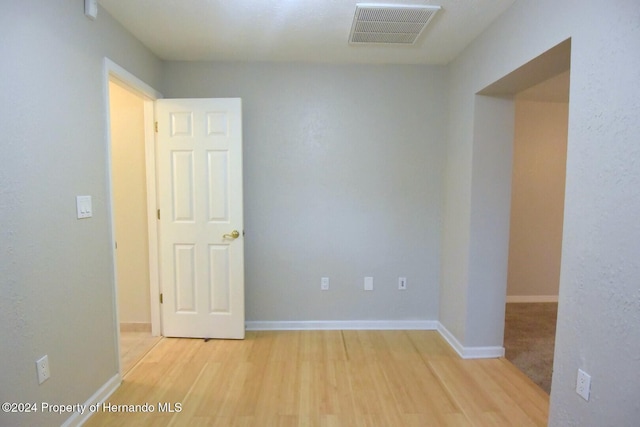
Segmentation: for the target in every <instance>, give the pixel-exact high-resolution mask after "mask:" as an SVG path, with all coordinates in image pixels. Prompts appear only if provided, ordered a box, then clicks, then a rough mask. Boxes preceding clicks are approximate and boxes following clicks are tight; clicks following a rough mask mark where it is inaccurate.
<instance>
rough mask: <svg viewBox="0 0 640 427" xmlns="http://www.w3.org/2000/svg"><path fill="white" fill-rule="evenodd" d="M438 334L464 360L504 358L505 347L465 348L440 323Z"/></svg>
mask: <svg viewBox="0 0 640 427" xmlns="http://www.w3.org/2000/svg"><path fill="white" fill-rule="evenodd" d="M437 329H438V332H440V335H442V338H444V339H445V340H446V341H447V342H448V343H449V345H450V346H451V347H453V349H454V350H455V351H456V353H458V355H459V356H460V357H462V358H463V359H495V358H497V357H504V347H499V346H495V347H465V346H463V345H462V344H461V343H460V341H458V339H457V338H456V337H455V336H454V335H453V334H452V333H451V332H449V330H448V329H447V328H446V327H445V326H444V325H443V324H442V323H440V322H438V328H437Z"/></svg>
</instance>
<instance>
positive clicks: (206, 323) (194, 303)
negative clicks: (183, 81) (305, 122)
mask: <svg viewBox="0 0 640 427" xmlns="http://www.w3.org/2000/svg"><path fill="white" fill-rule="evenodd" d="M156 117H157V121H158V188H159V190H158V195H159V200H158V203H159V206H160V211H161V219H160V220H159V224H160V226H159V230H160V233H159V234H160V262H161V265H160V269H161V286H162V293H163V298H164V303H163V304H162V308H161V312H162V330H163V335H165V336H176V337H204V338H244V246H243V244H244V242H243V237H242V229H243V212H242V122H241V101H240V99H164V100H159V101H157V103H156ZM165 212H166V214H165ZM233 230H238V233H237V237H235V236H234V235H233V234H232V231H233Z"/></svg>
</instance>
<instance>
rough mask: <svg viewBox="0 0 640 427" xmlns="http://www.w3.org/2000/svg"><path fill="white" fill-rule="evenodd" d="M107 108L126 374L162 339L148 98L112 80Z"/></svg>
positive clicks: (122, 340)
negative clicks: (156, 315)
mask: <svg viewBox="0 0 640 427" xmlns="http://www.w3.org/2000/svg"><path fill="white" fill-rule="evenodd" d="M109 104H110V109H109V115H110V134H111V146H110V150H111V194H112V201H113V204H112V215H113V226H114V233H115V245H114V246H115V256H116V265H117V267H118V268H117V272H116V274H117V276H116V283H117V287H118V301H117V307H118V319H119V325H118V327H119V330H120V340H119V342H120V365H121V370H122V373H123V374H124V373H126V372H127V371H128V370H129V369H131V368H132V367H133V366H134V365H135V363H136V362H137V361H138V360H140V358H141V357H142V356H143V355H144V354H146V352H147V351H148V350H149V349H151V348H152V347H153V346H154V345H155V344H156V342H157V341H158V340H159V337H154V336H152V334H151V301H150V298H149V296H150V286H149V284H150V278H149V277H150V274H149V234H148V225H149V224H148V218H147V204H146V200H147V194H146V191H147V182H146V167H145V163H146V159H145V146H144V141H145V134H144V132H145V129H144V98H143V97H142V96H140V95H138V94H137V93H135V92H133V91H131V90H129V89H128V88H127V87H126V86H124V85H123V84H121V83H119V82H118V81H117V80H116V79H114V78H111V79H109Z"/></svg>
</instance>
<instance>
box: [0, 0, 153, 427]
mask: <svg viewBox="0 0 640 427" xmlns="http://www.w3.org/2000/svg"><path fill="white" fill-rule="evenodd" d="M0 39H2V43H0V56H1V57H2V65H0V81H2V82H3V83H2V98H1V100H0V128H1V129H2V138H1V143H0V144H1V146H0V147H1V148H0V149H1V155H0V224H2V226H1V228H0V241H1V242H2V244H1V246H0V251H2V252H1V255H0V291H1V292H2V295H3V298H1V299H0V324H1V325H2V327H1V328H0V343H2V344H0V346H1V347H2V349H1V351H0V366H1V368H0V384H1V386H0V401H2V402H7V401H9V402H50V403H80V402H85V401H86V400H87V399H88V398H89V397H90V396H91V395H92V394H93V393H95V392H96V390H98V388H100V387H101V386H102V385H103V384H104V383H105V382H106V381H107V380H108V379H110V378H111V377H113V376H114V375H115V374H117V358H118V355H117V354H116V347H115V342H114V339H115V330H114V318H113V304H114V300H113V271H112V260H111V234H110V231H109V226H108V210H107V200H108V197H107V192H106V190H107V182H106V176H107V173H106V163H107V162H106V153H107V147H106V143H105V125H104V122H105V113H106V111H105V100H104V96H103V89H104V85H103V83H104V82H103V74H102V73H103V57H104V56H105V55H106V56H109V57H110V58H111V59H113V60H114V61H116V62H118V63H119V64H121V65H123V66H125V67H126V68H128V69H129V70H130V71H131V72H133V73H135V74H137V75H138V76H140V77H141V78H143V79H145V81H147V82H149V84H152V85H154V84H157V83H158V77H159V72H160V62H159V61H158V60H157V59H156V58H155V57H154V56H152V55H151V54H150V53H149V52H148V51H147V50H146V49H145V48H144V47H143V46H142V45H141V44H140V43H138V42H137V41H136V40H135V39H133V38H132V37H131V36H130V35H129V34H128V33H126V32H125V31H124V30H122V28H121V27H119V26H118V25H117V24H116V23H115V22H114V21H113V20H112V19H110V17H109V16H108V15H106V14H104V13H101V14H100V18H99V19H98V20H97V21H95V22H94V21H90V20H89V19H87V18H86V17H85V16H84V5H83V3H82V2H81V1H77V0H65V1H56V2H46V1H36V0H25V1H20V2H3V3H2V13H0ZM84 194H89V195H91V196H92V197H93V211H94V214H93V218H91V219H83V220H77V219H76V211H75V209H76V208H75V197H76V195H84ZM44 354H48V356H49V363H50V367H51V378H50V379H49V380H48V381H47V382H45V383H44V384H42V385H40V386H39V385H38V383H37V379H36V370H35V361H36V359H38V358H39V357H40V356H42V355H44ZM66 418H68V415H67V416H65V415H55V414H49V413H41V412H38V413H37V414H33V415H20V414H17V416H14V415H13V414H12V415H9V414H5V413H0V425H3V426H5V425H6V426H10V425H14V426H17V425H38V426H56V425H58V426H59V425H60V424H62V422H63V421H64V420H65V419H66Z"/></svg>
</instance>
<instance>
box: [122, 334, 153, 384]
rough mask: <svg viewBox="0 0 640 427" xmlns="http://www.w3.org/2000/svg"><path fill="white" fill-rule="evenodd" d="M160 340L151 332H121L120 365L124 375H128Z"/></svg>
mask: <svg viewBox="0 0 640 427" xmlns="http://www.w3.org/2000/svg"><path fill="white" fill-rule="evenodd" d="M160 338H161V337H153V336H151V332H136V331H131V332H130V331H120V364H121V365H122V373H123V375H126V373H127V372H129V370H130V369H131V368H133V367H134V366H135V364H136V363H137V362H138V361H139V360H140V359H142V357H143V356H144V355H145V354H147V352H148V351H149V350H151V349H152V348H153V346H154V345H156V343H157V342H158V341H159V340H160Z"/></svg>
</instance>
